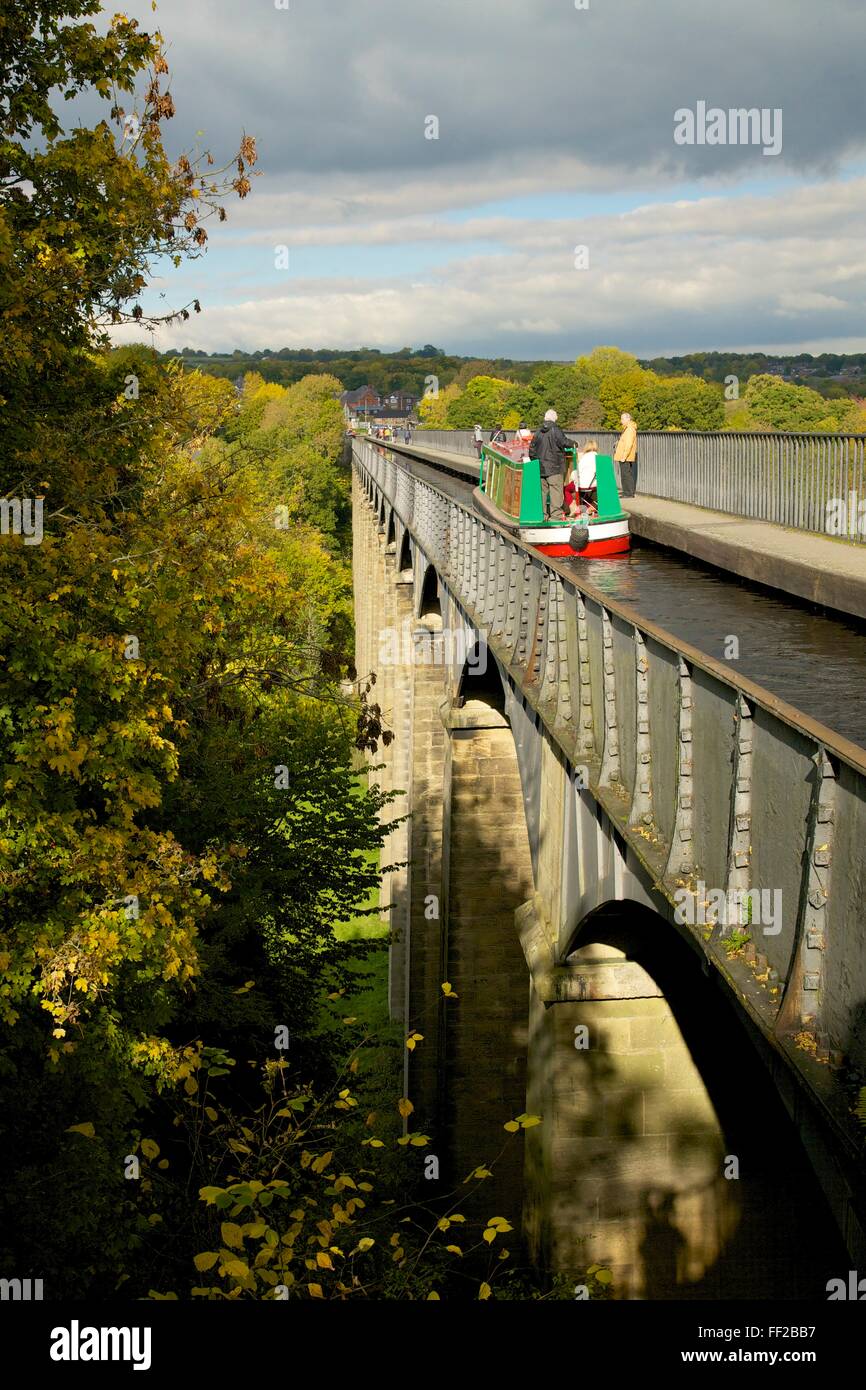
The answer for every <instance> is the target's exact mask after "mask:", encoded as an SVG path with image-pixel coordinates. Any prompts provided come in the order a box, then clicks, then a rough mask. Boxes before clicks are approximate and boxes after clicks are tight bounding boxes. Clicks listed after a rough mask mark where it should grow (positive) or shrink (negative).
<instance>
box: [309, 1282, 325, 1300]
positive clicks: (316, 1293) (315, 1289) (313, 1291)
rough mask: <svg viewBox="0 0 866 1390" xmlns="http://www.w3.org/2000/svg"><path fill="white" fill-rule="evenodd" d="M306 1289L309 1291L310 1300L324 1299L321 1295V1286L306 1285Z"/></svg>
mask: <svg viewBox="0 0 866 1390" xmlns="http://www.w3.org/2000/svg"><path fill="white" fill-rule="evenodd" d="M307 1288H308V1289H309V1290H310V1297H311V1298H324V1297H325V1295H324V1294H323V1293H322V1286H321V1284H308V1285H307Z"/></svg>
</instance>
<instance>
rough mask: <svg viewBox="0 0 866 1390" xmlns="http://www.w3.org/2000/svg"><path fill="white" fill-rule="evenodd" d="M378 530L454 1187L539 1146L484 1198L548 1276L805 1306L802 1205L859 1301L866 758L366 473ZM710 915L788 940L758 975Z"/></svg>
mask: <svg viewBox="0 0 866 1390" xmlns="http://www.w3.org/2000/svg"><path fill="white" fill-rule="evenodd" d="M353 506H354V581H355V611H356V629H357V663H356V664H357V667H358V670H359V672H361V673H363V672H366V671H371V670H372V671H376V673H377V685H376V698H377V699H378V701H379V703H380V705H381V707H382V710H383V718H384V722H385V723H386V725H387V726H388V727H390V728H391V729H392V730H393V732H394V735H395V737H394V740H393V742H392V743H391V744H390V746H389V748H388V749H387V750H386V751H384V752H383V753H381V754H379V755H377V759H378V761H381V762H382V763H383V766H382V767H381V769H380V770H379V771H377V772H376V773H375V774H374V776H375V779H376V780H377V781H378V782H379V783H380V785H382V786H384V787H385V788H387V789H389V790H392V791H393V792H395V793H396V798H395V800H394V802H393V804H392V806H391V808H390V814H391V815H393V816H395V817H405V819H403V820H402V821H401V823H400V824H398V825H396V827H395V828H394V829H393V831H392V833H391V835H390V836H389V842H388V845H387V851H386V859H387V861H388V862H392V863H395V864H398V865H399V866H400V867H398V868H396V869H395V870H394V871H393V872H392V873H389V874H386V875H385V878H384V884H383V893H382V910H383V912H386V913H387V914H388V917H389V918H390V922H391V928H392V944H391V962H390V1006H391V1012H392V1016H393V1017H394V1018H396V1019H399V1020H400V1021H401V1022H402V1024H403V1026H404V1027H405V1028H406V1031H407V1033H408V1032H409V1031H411V1030H413V1029H414V1030H417V1031H418V1032H420V1033H421V1034H423V1042H422V1043H421V1044H419V1046H418V1047H417V1048H416V1049H415V1050H414V1051H413V1052H411V1053H410V1052H409V1051H408V1050H407V1051H406V1053H405V1057H406V1077H405V1087H406V1089H405V1092H404V1094H406V1095H408V1096H409V1098H410V1099H411V1100H412V1101H413V1103H414V1106H415V1113H414V1115H413V1121H412V1127H413V1129H422V1130H423V1131H424V1132H425V1133H427V1134H430V1135H431V1136H433V1142H432V1144H431V1148H432V1149H434V1150H435V1151H436V1153H437V1154H438V1155H439V1156H440V1161H441V1163H442V1165H443V1176H444V1178H445V1180H446V1181H447V1180H449V1179H450V1180H452V1181H454V1182H455V1183H458V1184H459V1183H460V1182H461V1181H462V1179H463V1178H464V1177H465V1175H466V1174H467V1173H468V1172H469V1171H470V1170H471V1169H472V1168H473V1167H474V1166H475V1165H476V1164H478V1163H480V1162H481V1161H482V1160H484V1161H490V1160H491V1159H493V1158H495V1157H496V1154H497V1153H498V1151H499V1149H500V1145H501V1142H502V1141H504V1140H506V1136H505V1135H504V1133H503V1130H502V1125H503V1122H504V1121H505V1120H506V1119H509V1118H510V1117H512V1116H516V1115H519V1114H521V1113H523V1112H527V1113H530V1114H538V1115H541V1116H542V1117H543V1118H542V1123H541V1124H539V1125H537V1126H535V1127H533V1128H531V1129H529V1130H527V1131H526V1133H525V1135H523V1134H522V1135H521V1136H520V1138H519V1139H517V1140H514V1141H511V1142H507V1143H506V1148H505V1152H504V1154H503V1156H502V1158H501V1159H500V1161H499V1162H498V1163H497V1164H496V1166H495V1174H496V1176H495V1179H494V1180H493V1182H492V1183H491V1184H490V1185H489V1189H488V1190H487V1191H485V1197H486V1199H487V1202H486V1205H487V1206H489V1207H490V1210H491V1211H493V1210H494V1209H496V1210H498V1211H502V1212H503V1213H505V1214H508V1215H509V1216H510V1217H511V1219H514V1217H515V1215H517V1216H519V1217H520V1220H521V1222H522V1229H523V1235H524V1239H525V1242H526V1249H527V1250H528V1252H529V1256H530V1257H531V1258H532V1259H533V1260H534V1261H535V1262H536V1263H537V1264H539V1265H541V1266H543V1267H546V1268H548V1269H551V1270H567V1271H573V1270H579V1269H581V1268H586V1267H587V1266H588V1265H589V1264H590V1263H592V1262H598V1263H603V1264H606V1265H607V1266H609V1267H610V1268H611V1270H612V1272H613V1276H614V1287H615V1289H616V1291H617V1294H618V1295H619V1296H621V1297H664V1296H674V1297H682V1296H689V1291H690V1290H691V1291H694V1296H710V1295H713V1294H715V1295H718V1296H724V1297H731V1296H739V1295H746V1296H748V1295H749V1294H750V1293H755V1294H756V1296H764V1297H766V1296H768V1294H767V1292H766V1290H767V1288H768V1287H770V1288H773V1287H775V1284H774V1281H776V1280H781V1283H780V1284H779V1286H778V1287H779V1290H780V1292H787V1293H791V1292H793V1294H794V1296H804V1297H807V1296H811V1293H812V1289H811V1287H809V1288H807V1289H805V1290H803V1291H801V1290H798V1289H794V1290H793V1291H792V1290H791V1289H790V1288H789V1287H788V1286H787V1285H785V1284H784V1280H785V1277H786V1275H785V1272H784V1270H783V1268H782V1266H783V1265H786V1254H785V1248H784V1239H782V1237H781V1235H780V1226H784V1223H785V1216H784V1212H780V1210H779V1208H778V1205H775V1206H774V1202H777V1200H778V1193H779V1191H780V1190H782V1189H787V1188H788V1187H789V1186H790V1184H791V1183H795V1180H796V1181H799V1180H800V1178H802V1180H803V1182H805V1183H806V1184H807V1188H806V1189H804V1190H809V1191H811V1190H815V1191H816V1192H817V1190H818V1189H820V1191H821V1193H822V1194H823V1195H822V1196H821V1195H820V1194H819V1196H818V1198H817V1200H818V1201H820V1202H821V1203H825V1204H826V1212H825V1216H826V1221H825V1224H826V1225H827V1226H828V1227H829V1228H832V1230H831V1231H828V1232H827V1233H826V1238H825V1239H824V1243H823V1246H822V1249H823V1250H824V1251H825V1253H826V1252H832V1253H826V1258H827V1259H828V1260H831V1259H832V1258H835V1257H836V1256H839V1258H842V1259H845V1258H850V1260H851V1261H852V1262H856V1261H857V1260H859V1261H860V1268H861V1270H862V1269H864V1267H866V1234H864V1233H866V1199H864V1183H863V1170H862V1157H861V1155H862V1145H861V1143H860V1139H859V1135H858V1132H857V1126H856V1122H855V1121H854V1120H853V1117H852V1115H851V1106H850V1103H849V1102H848V1101H847V1100H846V1097H845V1091H844V1086H843V1084H842V1081H843V1080H844V1076H845V1074H846V1073H845V1071H844V1068H845V1067H849V1068H850V1067H860V1068H862V1069H863V1070H864V1071H866V1012H864V1001H866V914H864V909H866V852H864V850H866V757H864V754H863V752H862V750H859V749H857V748H856V747H855V746H853V745H851V744H848V743H846V742H845V741H844V740H841V739H839V738H837V737H835V736H834V735H833V734H831V733H830V731H829V730H827V729H824V728H823V727H822V726H820V725H817V724H815V723H813V722H811V721H809V720H807V719H806V718H804V717H803V716H802V715H800V714H799V712H797V711H794V710H792V709H790V708H789V707H787V706H785V705H783V704H782V703H781V702H779V701H777V700H776V699H775V698H774V697H771V696H769V695H768V694H767V692H766V691H763V690H761V689H759V688H758V687H756V686H753V685H751V684H750V683H749V682H748V681H746V680H742V679H738V678H737V677H736V675H735V674H733V673H732V672H731V671H730V670H728V669H727V668H725V667H723V666H722V665H721V664H720V663H717V662H715V661H713V660H712V659H710V658H707V657H705V656H703V655H702V654H700V653H699V652H697V651H694V650H692V649H689V648H687V647H685V646H683V645H682V644H679V643H676V642H674V640H673V639H672V638H671V637H670V635H669V634H666V633H664V632H662V631H661V630H659V629H656V628H654V627H653V626H652V625H651V624H649V623H647V622H645V621H643V620H642V619H639V618H638V616H637V615H636V614H634V613H633V612H631V611H630V610H628V609H627V608H625V607H624V606H623V605H621V604H616V603H610V602H608V601H607V600H606V598H605V595H604V594H603V593H601V592H599V591H598V590H597V589H595V588H593V587H592V586H590V585H587V584H585V583H584V582H583V580H582V578H580V576H579V574H576V573H575V572H574V570H573V569H568V568H566V567H564V566H562V565H561V564H559V563H557V562H556V561H551V560H547V559H545V558H544V557H542V556H540V555H538V554H537V553H536V552H534V551H532V550H529V549H527V548H526V547H524V546H523V545H521V543H520V542H519V541H518V540H516V539H514V538H513V537H511V536H509V535H508V534H506V533H505V532H504V531H501V530H500V529H499V528H497V527H496V526H495V525H493V524H491V523H489V522H486V521H483V520H482V519H481V518H480V517H479V516H477V515H475V514H474V513H473V511H472V510H471V507H469V506H467V505H465V504H463V503H461V502H460V501H456V500H454V499H453V498H452V497H450V496H448V495H447V494H446V493H445V492H444V491H441V490H439V489H437V488H436V487H434V486H432V485H430V484H429V483H427V482H425V481H421V480H420V479H419V478H417V477H416V476H413V474H412V473H411V472H410V471H409V470H408V469H407V468H405V467H401V466H400V464H399V462H397V461H396V459H395V455H394V454H393V453H391V454H389V455H386V454H385V453H384V451H382V450H380V449H377V448H375V447H374V446H373V445H371V444H369V443H368V442H367V441H361V440H357V441H355V444H354V447H353ZM702 885H710V886H711V887H713V888H719V889H722V890H725V891H727V890H732V889H740V890H745V889H750V888H765V889H768V888H772V889H773V890H774V891H779V892H780V893H781V903H782V907H783V910H782V915H781V921H780V922H779V923H778V924H776V925H774V926H773V928H771V930H770V931H768V932H765V931H763V930H762V929H761V928H760V927H756V926H755V925H754V924H753V926H752V928H751V929H750V936H751V940H750V941H749V942H747V943H746V944H745V945H744V946H742V945H741V946H740V947H739V949H735V947H736V944H737V943H736V941H735V940H733V939H732V936H731V927H730V924H728V925H727V926H726V925H725V924H724V922H723V921H720V922H715V923H714V921H713V917H712V912H711V911H710V912H709V913H707V914H706V917H707V918H708V920H703V916H704V914H702V913H701V906H702V903H703V899H702V897H701V895H702V894H704V892H705V890H704V888H703V887H702ZM683 890H685V894H686V896H684V893H683ZM677 894H679V896H676V895H677ZM684 902H686V903H688V902H691V903H692V904H693V905H694V906H695V908H696V911H695V913H694V914H693V915H694V916H695V918H696V921H695V923H694V924H693V925H689V924H688V922H684V921H680V920H678V919H679V918H681V917H683V915H684V914H683V912H682V910H680V911H679V912H677V911H676V905H677V904H680V905H682V904H683V903H684ZM746 930H749V929H748V928H747V929H746ZM444 981H448V982H450V983H451V985H452V988H453V990H454V991H455V992H456V994H457V995H458V996H459V997H458V999H457V1000H456V1001H449V1000H447V999H446V998H445V997H444V995H443V991H442V989H441V984H442V982H444ZM808 1184H811V1185H812V1186H811V1188H808ZM774 1194H775V1195H774ZM491 1203H492V1205H491ZM807 1205H808V1203H807ZM814 1219H815V1221H819V1220H820V1218H819V1216H818V1214H817V1211H816V1213H815V1216H814ZM515 1224H516V1223H515ZM780 1242H781V1243H780ZM818 1244H819V1245H821V1242H820V1241H819V1242H818ZM758 1249H761V1250H763V1251H764V1252H765V1253H766V1252H769V1253H767V1261H768V1264H767V1266H766V1268H764V1269H763V1271H758V1272H757V1273H755V1272H754V1271H753V1272H752V1274H750V1270H752V1267H753V1266H754V1264H755V1251H756V1250H758ZM774 1251H775V1252H776V1253H775V1256H774V1254H773V1252H774ZM840 1252H841V1254H840ZM801 1254H802V1251H801ZM821 1258H822V1256H821V1255H820V1254H816V1256H815V1259H816V1260H817V1261H818V1263H819V1264H820V1259H821ZM774 1261H775V1262H774ZM759 1263H760V1261H759ZM791 1263H796V1261H793V1262H791V1261H787V1264H788V1266H789V1265H790V1264H791ZM840 1272H842V1271H837V1270H833V1269H829V1270H828V1271H827V1277H829V1275H830V1274H832V1273H840ZM820 1273H821V1272H820V1270H818V1274H820ZM816 1277H817V1276H816ZM821 1278H822V1280H823V1275H821ZM750 1279H754V1281H755V1282H754V1283H750ZM822 1286H823V1285H822Z"/></svg>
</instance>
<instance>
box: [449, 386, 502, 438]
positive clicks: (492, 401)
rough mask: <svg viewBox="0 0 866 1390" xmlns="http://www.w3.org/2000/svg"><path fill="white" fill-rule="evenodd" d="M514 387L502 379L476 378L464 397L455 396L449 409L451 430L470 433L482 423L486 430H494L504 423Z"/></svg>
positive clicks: (467, 388)
mask: <svg viewBox="0 0 866 1390" xmlns="http://www.w3.org/2000/svg"><path fill="white" fill-rule="evenodd" d="M511 385H512V383H511V382H510V381H503V380H502V378H501V377H495V376H476V377H473V378H472V380H471V381H470V382H469V385H468V386H467V387H466V390H465V391H464V392H463V393H462V395H460V396H457V397H455V399H454V400H453V401H452V402H451V403H450V405H449V406H448V417H447V418H448V425H449V427H450V428H451V429H458V430H469V429H472V427H473V425H476V424H479V425H481V426H482V427H483V428H484V429H493V427H494V426H495V425H498V424H500V423H501V420H502V416H503V415H504V413H505V402H506V400H507V398H508V393H509V391H510V389H511Z"/></svg>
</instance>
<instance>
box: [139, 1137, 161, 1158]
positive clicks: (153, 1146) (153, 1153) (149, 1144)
mask: <svg viewBox="0 0 866 1390" xmlns="http://www.w3.org/2000/svg"><path fill="white" fill-rule="evenodd" d="M141 1152H142V1153H143V1154H144V1156H145V1158H150V1159H153V1158H159V1145H158V1144H157V1143H156V1141H155V1140H154V1139H142V1141H141Z"/></svg>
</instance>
